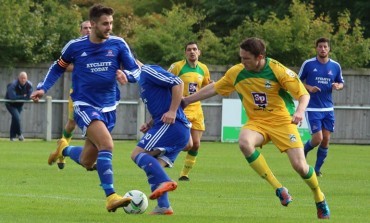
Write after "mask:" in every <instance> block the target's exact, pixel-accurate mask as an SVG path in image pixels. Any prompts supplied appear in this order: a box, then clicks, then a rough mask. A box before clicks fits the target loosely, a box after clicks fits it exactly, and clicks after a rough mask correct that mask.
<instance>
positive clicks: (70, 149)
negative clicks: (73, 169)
mask: <svg viewBox="0 0 370 223" xmlns="http://www.w3.org/2000/svg"><path fill="white" fill-rule="evenodd" d="M82 149H83V148H82V146H67V147H66V148H65V149H64V150H63V152H62V155H63V156H69V158H71V159H72V160H73V161H75V162H76V163H78V164H80V155H81V153H82Z"/></svg>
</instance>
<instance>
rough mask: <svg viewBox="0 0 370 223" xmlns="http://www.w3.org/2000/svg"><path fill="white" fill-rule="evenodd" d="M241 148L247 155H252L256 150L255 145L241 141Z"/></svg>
mask: <svg viewBox="0 0 370 223" xmlns="http://www.w3.org/2000/svg"><path fill="white" fill-rule="evenodd" d="M239 148H240V151H241V152H242V153H243V155H244V156H245V157H249V156H250V155H252V153H253V152H254V150H255V148H254V146H253V145H252V144H250V143H247V142H239Z"/></svg>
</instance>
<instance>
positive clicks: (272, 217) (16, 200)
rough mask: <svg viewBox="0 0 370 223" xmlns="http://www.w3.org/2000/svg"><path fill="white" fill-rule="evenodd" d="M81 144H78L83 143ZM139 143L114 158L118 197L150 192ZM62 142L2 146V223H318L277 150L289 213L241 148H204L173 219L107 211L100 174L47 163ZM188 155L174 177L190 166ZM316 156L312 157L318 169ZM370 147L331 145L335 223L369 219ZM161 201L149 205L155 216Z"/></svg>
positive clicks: (122, 146) (268, 151) (328, 180)
mask: <svg viewBox="0 0 370 223" xmlns="http://www.w3.org/2000/svg"><path fill="white" fill-rule="evenodd" d="M82 143H83V142H82V141H77V140H75V141H72V144H75V145H82ZM135 144H136V143H135V142H134V141H116V142H115V151H114V157H113V165H114V173H115V188H116V190H117V192H118V193H119V194H122V195H123V194H124V193H125V192H126V191H128V190H131V189H138V190H141V191H143V192H145V193H146V194H147V195H149V194H150V190H149V186H148V185H147V182H146V177H145V174H144V172H143V171H142V170H141V169H139V168H138V167H137V166H136V165H135V164H134V163H133V162H132V161H131V159H130V153H131V151H132V149H133V148H134V147H135ZM55 145H56V143H55V141H53V142H44V141H37V140H36V141H31V140H26V141H25V142H9V141H7V140H5V139H4V140H0V161H1V162H0V166H1V168H0V176H1V181H0V206H1V208H0V222H12V223H13V222H37V223H42V222H48V223H49V222H52V223H58V222H68V223H69V222H129V223H134V222H140V223H142V222H163V223H166V222H171V223H189V222H191V223H198V222H199V223H207V222H212V223H218V222H225V223H226V222H227V223H229V222H264V223H265V222H299V223H302V222H317V221H318V220H317V218H316V208H315V205H314V201H313V196H312V194H311V192H310V190H309V189H308V187H307V186H306V184H305V183H304V182H303V180H302V179H301V178H300V177H299V176H298V175H297V174H296V173H295V172H294V171H293V170H292V168H291V166H290V164H289V162H288V158H287V157H286V155H285V154H280V152H278V150H277V149H276V148H275V147H273V146H272V145H267V146H265V147H264V148H263V149H262V150H261V152H262V154H264V156H265V158H266V160H267V162H268V163H269V165H270V167H271V169H272V170H273V172H274V173H275V175H276V176H277V177H278V179H279V180H280V181H281V182H282V183H283V184H284V186H286V187H287V188H289V191H290V192H291V194H292V196H293V198H294V200H293V202H292V203H291V204H290V205H289V207H283V206H281V205H280V202H279V200H278V198H277V197H275V194H274V191H273V190H272V188H271V187H270V186H269V185H268V184H267V183H266V182H264V180H262V179H261V178H260V177H258V176H257V174H256V173H255V172H254V171H253V170H252V169H251V168H250V167H249V166H248V164H247V162H246V160H245V159H244V158H243V157H242V155H241V153H240V151H239V149H238V146H237V144H222V143H210V142H203V143H202V146H201V150H200V152H199V156H198V162H197V164H196V166H195V167H194V169H193V172H192V173H191V175H190V177H191V181H190V182H179V186H178V189H177V190H176V191H174V192H171V193H170V201H171V205H172V207H173V209H174V211H175V214H174V215H173V216H151V215H148V214H147V213H145V214H143V215H127V214H125V213H124V212H123V210H117V212H116V213H108V212H107V211H106V210H105V197H104V192H103V191H102V189H101V188H100V186H99V180H98V176H97V174H96V172H87V171H85V170H84V169H83V168H82V167H80V166H78V165H76V164H75V163H74V162H73V161H71V160H70V159H67V164H66V168H65V169H64V170H62V171H60V170H58V168H57V167H56V166H48V165H47V162H46V161H47V157H48V154H49V153H50V152H51V151H52V150H54V148H55ZM184 155H185V153H181V154H180V156H179V158H178V159H177V162H176V164H175V167H174V168H172V169H167V171H168V173H169V175H170V177H171V178H173V179H177V178H178V174H179V172H180V169H181V167H182V164H183V159H184ZM314 156H315V152H311V153H310V154H309V157H308V158H309V160H308V161H309V163H311V164H313V162H314ZM369 169H370V146H355V145H331V147H330V152H329V156H328V158H327V161H326V163H325V165H324V167H323V169H322V171H323V174H324V177H322V178H320V179H319V181H320V185H321V188H322V190H323V192H324V193H325V195H326V198H327V201H328V203H329V205H330V209H331V213H332V217H331V220H330V221H332V222H356V223H357V222H369V221H370V189H369V188H370V180H369V177H368V175H369V173H370V172H369ZM155 205H156V203H155V202H154V201H151V200H150V201H149V207H148V212H149V211H150V210H151V209H153V208H154V206H155Z"/></svg>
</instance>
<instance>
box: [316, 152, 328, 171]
mask: <svg viewBox="0 0 370 223" xmlns="http://www.w3.org/2000/svg"><path fill="white" fill-rule="evenodd" d="M328 149H329V148H324V147H321V146H319V148H318V149H317V158H316V164H315V171H316V172H320V169H321V166H322V165H323V164H324V161H325V158H326V156H327V155H328Z"/></svg>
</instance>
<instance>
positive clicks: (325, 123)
mask: <svg viewBox="0 0 370 223" xmlns="http://www.w3.org/2000/svg"><path fill="white" fill-rule="evenodd" d="M329 52H330V41H329V39H327V38H319V39H318V40H316V53H317V56H316V57H314V58H311V59H308V60H306V61H305V62H304V63H303V65H302V67H301V69H300V71H299V74H298V75H299V77H300V79H301V80H302V82H303V84H304V86H305V87H306V89H307V91H308V92H309V93H310V96H311V98H310V101H309V104H308V106H307V108H306V119H307V123H308V127H309V129H310V132H311V140H308V141H307V142H306V144H305V145H304V154H305V156H307V153H308V152H309V151H311V150H312V149H313V148H315V147H316V146H319V148H318V150H317V158H316V164H315V172H316V175H317V176H322V173H321V166H322V165H323V163H324V161H325V158H326V156H327V154H328V149H329V141H330V134H331V133H332V132H334V124H335V117H334V104H333V99H332V92H333V90H337V91H338V90H342V89H343V84H344V80H343V76H342V69H341V67H340V65H339V63H338V62H336V61H334V60H332V59H330V58H329Z"/></svg>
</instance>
